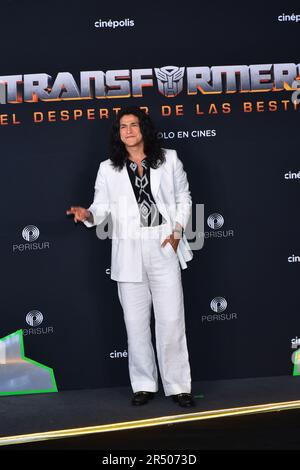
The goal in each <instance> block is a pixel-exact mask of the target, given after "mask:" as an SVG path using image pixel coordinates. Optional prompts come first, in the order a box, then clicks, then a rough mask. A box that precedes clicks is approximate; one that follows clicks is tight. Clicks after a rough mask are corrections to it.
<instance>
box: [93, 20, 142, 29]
mask: <svg viewBox="0 0 300 470" xmlns="http://www.w3.org/2000/svg"><path fill="white" fill-rule="evenodd" d="M94 26H95V28H102V29H103V28H112V29H115V28H126V27H127V28H128V27H129V28H130V27H131V28H132V27H133V26H134V20H131V19H129V18H125V19H123V20H112V19H109V20H101V19H100V20H97V21H95V23H94Z"/></svg>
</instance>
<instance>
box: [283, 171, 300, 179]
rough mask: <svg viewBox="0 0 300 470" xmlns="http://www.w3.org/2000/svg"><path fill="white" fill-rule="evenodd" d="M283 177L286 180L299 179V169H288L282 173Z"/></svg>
mask: <svg viewBox="0 0 300 470" xmlns="http://www.w3.org/2000/svg"><path fill="white" fill-rule="evenodd" d="M284 179H286V180H297V179H298V180H299V179H300V171H299V170H298V171H291V170H290V171H288V172H286V173H284Z"/></svg>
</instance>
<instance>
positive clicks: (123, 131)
mask: <svg viewBox="0 0 300 470" xmlns="http://www.w3.org/2000/svg"><path fill="white" fill-rule="evenodd" d="M191 205H192V200H191V195H190V191H189V184H188V181H187V176H186V172H185V171H184V169H183V164H182V162H181V160H180V159H179V158H178V156H177V152H176V151H175V150H169V149H162V148H161V146H160V143H159V140H158V139H157V136H156V132H155V129H154V127H153V124H152V121H151V119H150V117H149V116H148V115H147V114H146V113H144V112H143V111H142V110H141V109H139V108H138V107H130V108H127V109H124V110H122V111H121V112H120V113H119V114H118V117H117V119H116V122H115V123H114V125H113V129H112V134H111V150H110V158H109V159H107V160H105V161H103V162H101V164H100V167H99V170H98V174H97V177H96V182H95V194H94V201H93V203H92V204H91V205H90V207H89V208H88V209H85V208H83V207H78V206H76V207H74V206H73V207H71V208H70V209H69V210H68V211H67V214H73V215H74V221H75V222H77V221H81V222H83V223H84V224H85V225H86V226H87V227H92V226H95V225H99V224H101V223H102V222H103V221H104V220H105V219H106V217H107V216H108V214H111V218H112V253H111V279H113V280H115V281H117V287H118V296H119V300H120V303H121V306H122V309H123V313H124V321H125V325H126V330H127V339H128V364H129V375H130V381H131V386H132V390H133V398H132V404H133V405H143V404H145V403H147V402H148V401H149V399H150V398H153V396H154V394H155V393H156V392H157V391H158V373H157V367H156V360H155V354H154V349H153V346H152V340H151V330H150V319H151V307H152V304H153V310H154V316H155V335H156V352H157V358H158V364H159V370H160V376H161V379H162V384H163V387H164V392H165V395H166V396H172V398H173V400H174V401H175V402H176V403H178V404H179V405H180V406H183V407H189V406H194V405H195V402H194V399H193V396H192V394H191V373H190V365H189V357H188V350H187V343H186V334H185V318H184V299H183V289H182V282H181V269H180V268H182V269H185V268H186V267H187V264H186V263H187V261H190V260H191V259H192V257H193V254H192V251H191V250H190V247H189V244H188V241H187V239H186V236H185V234H184V229H185V227H186V225H187V222H188V219H189V217H190V213H191Z"/></svg>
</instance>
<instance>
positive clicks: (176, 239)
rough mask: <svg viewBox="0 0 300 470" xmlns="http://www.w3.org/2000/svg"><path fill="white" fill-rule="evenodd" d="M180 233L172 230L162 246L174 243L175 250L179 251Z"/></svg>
mask: <svg viewBox="0 0 300 470" xmlns="http://www.w3.org/2000/svg"><path fill="white" fill-rule="evenodd" d="M180 238H181V237H180V234H179V233H178V232H172V233H171V235H169V236H168V237H167V238H166V239H165V240H164V241H163V242H162V244H161V246H162V247H164V246H165V245H166V244H167V243H170V244H171V245H172V248H173V250H174V251H175V253H176V251H177V247H178V244H179V242H180Z"/></svg>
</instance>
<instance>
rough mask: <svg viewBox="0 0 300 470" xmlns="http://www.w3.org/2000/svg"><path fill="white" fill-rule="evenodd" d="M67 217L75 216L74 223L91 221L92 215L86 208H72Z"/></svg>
mask: <svg viewBox="0 0 300 470" xmlns="http://www.w3.org/2000/svg"><path fill="white" fill-rule="evenodd" d="M66 214H67V215H69V214H73V215H74V222H76V223H77V222H84V221H85V220H88V219H91V218H92V217H93V216H92V213H91V212H90V211H89V210H87V209H85V208H84V207H78V206H77V207H74V206H72V207H70V209H69V210H67V212H66Z"/></svg>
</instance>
